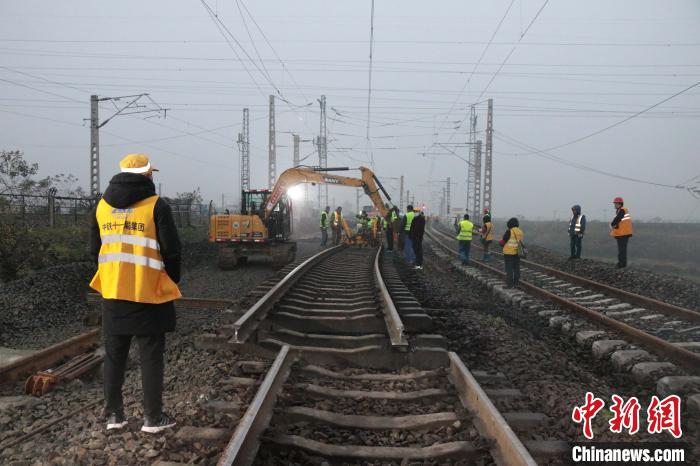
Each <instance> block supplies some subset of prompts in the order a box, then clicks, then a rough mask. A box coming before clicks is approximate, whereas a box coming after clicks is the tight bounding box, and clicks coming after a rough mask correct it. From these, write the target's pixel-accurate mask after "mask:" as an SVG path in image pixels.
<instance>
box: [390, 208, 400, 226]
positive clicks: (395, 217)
mask: <svg viewBox="0 0 700 466" xmlns="http://www.w3.org/2000/svg"><path fill="white" fill-rule="evenodd" d="M398 219H399V216H398V215H396V212H394V211H393V210H392V211H391V223H394V222H395V221H397V220H398Z"/></svg>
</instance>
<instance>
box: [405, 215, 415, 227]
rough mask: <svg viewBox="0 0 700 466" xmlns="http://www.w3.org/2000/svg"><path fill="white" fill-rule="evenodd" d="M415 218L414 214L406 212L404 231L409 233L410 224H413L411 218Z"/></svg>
mask: <svg viewBox="0 0 700 466" xmlns="http://www.w3.org/2000/svg"><path fill="white" fill-rule="evenodd" d="M415 216H416V213H415V212H406V226H405V227H404V230H405V231H410V230H411V224H412V223H413V217H415Z"/></svg>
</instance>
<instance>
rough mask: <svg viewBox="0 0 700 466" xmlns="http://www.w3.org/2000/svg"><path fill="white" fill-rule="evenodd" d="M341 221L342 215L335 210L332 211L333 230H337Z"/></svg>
mask: <svg viewBox="0 0 700 466" xmlns="http://www.w3.org/2000/svg"><path fill="white" fill-rule="evenodd" d="M342 221H343V214H342V213H338V211H337V210H334V211H333V228H337V227H338V225H340V224H341V223H342Z"/></svg>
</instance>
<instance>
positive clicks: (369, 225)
mask: <svg viewBox="0 0 700 466" xmlns="http://www.w3.org/2000/svg"><path fill="white" fill-rule="evenodd" d="M372 223H374V220H373V219H371V218H370V219H367V229H368V230H371V229H372Z"/></svg>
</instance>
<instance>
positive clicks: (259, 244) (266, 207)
mask: <svg viewBox="0 0 700 466" xmlns="http://www.w3.org/2000/svg"><path fill="white" fill-rule="evenodd" d="M341 170H349V168H348V167H338V168H320V167H295V168H290V169H289V170H285V171H284V172H283V173H282V174H281V175H280V177H279V178H278V179H277V183H275V186H274V187H273V188H272V190H269V189H263V190H246V191H243V193H242V202H241V213H240V214H223V215H221V214H217V215H212V216H211V218H210V221H209V240H210V241H212V242H216V243H218V244H219V257H218V266H219V268H221V269H224V270H226V269H232V268H234V267H236V265H238V264H244V263H245V262H246V261H247V260H248V257H251V256H267V257H269V258H271V259H272V265H273V267H275V268H280V267H283V266H284V265H286V264H288V263H289V262H292V261H294V259H295V257H296V251H297V245H296V243H295V242H294V241H290V237H291V234H292V203H291V199H290V198H289V196H288V195H287V192H288V191H289V189H291V188H293V187H294V186H296V185H298V184H303V183H311V184H312V185H316V184H329V185H336V186H349V187H354V188H363V190H364V192H365V194H366V195H367V196H369V198H370V199H371V200H372V203H373V204H374V206H375V207H376V208H377V210H378V211H379V214H380V215H381V216H382V217H385V216H386V215H387V213H388V212H389V209H388V208H387V204H385V202H384V201H383V199H382V197H381V195H380V191H381V192H382V193H384V196H385V197H386V199H387V201H391V197H389V194H388V193H387V192H386V190H385V189H384V187H383V186H382V184H381V182H380V181H379V179H378V178H377V176H376V175H375V174H374V172H372V170H370V169H369V168H366V167H359V170H360V172H361V177H360V178H351V177H346V176H339V175H333V174H330V173H328V172H329V171H341ZM323 207H324V206H321V208H323ZM375 223H376V222H375ZM343 230H344V231H345V236H346V238H345V241H346V242H347V243H348V244H364V242H365V241H366V240H365V239H363V238H362V237H360V236H359V235H353V234H352V230H351V229H350V227H349V226H348V224H347V222H346V221H345V219H343ZM375 231H376V227H375Z"/></svg>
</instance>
